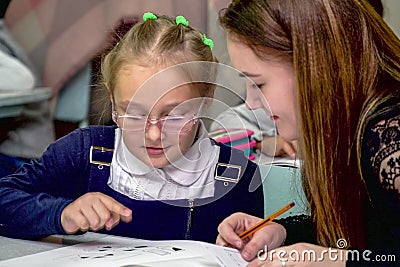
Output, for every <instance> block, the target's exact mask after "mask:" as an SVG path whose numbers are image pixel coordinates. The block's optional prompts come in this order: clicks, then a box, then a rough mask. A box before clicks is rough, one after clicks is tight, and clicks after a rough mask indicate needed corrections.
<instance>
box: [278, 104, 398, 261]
mask: <svg viewBox="0 0 400 267" xmlns="http://www.w3.org/2000/svg"><path fill="white" fill-rule="evenodd" d="M380 110H381V112H380V115H377V116H376V117H375V118H374V119H373V120H371V121H370V123H369V124H368V125H367V127H366V130H365V133H364V138H363V148H362V155H363V156H362V159H361V162H362V170H363V174H364V177H365V181H366V185H367V189H368V193H369V199H368V200H367V201H366V203H365V207H366V219H365V227H366V228H365V229H366V238H367V244H368V248H369V249H370V250H372V251H373V253H375V255H377V254H379V253H382V254H385V255H389V254H390V255H392V254H393V255H396V256H397V258H396V263H394V262H385V263H383V262H380V263H379V264H378V263H377V262H365V261H362V260H360V261H355V262H350V261H349V262H348V263H347V266H400V255H399V251H400V101H397V100H396V101H394V102H391V103H387V104H386V105H385V106H383V107H382V108H380ZM277 222H279V223H281V224H283V225H284V226H285V227H286V229H287V233H288V236H287V239H286V242H285V244H287V245H289V244H293V243H297V242H310V243H316V233H315V227H314V225H313V224H312V222H311V219H310V217H309V216H305V215H301V216H294V217H288V218H286V219H283V220H277ZM371 255H372V256H373V255H374V254H371Z"/></svg>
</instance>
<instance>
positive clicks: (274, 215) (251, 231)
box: [239, 202, 295, 240]
mask: <svg viewBox="0 0 400 267" xmlns="http://www.w3.org/2000/svg"><path fill="white" fill-rule="evenodd" d="M294 205H295V204H294V202H290V203H289V204H287V205H286V206H283V207H282V208H280V209H279V210H277V211H275V212H274V213H272V214H271V215H269V216H268V217H266V218H265V219H263V220H261V221H259V222H258V223H257V224H255V225H253V226H252V227H250V228H249V229H247V230H246V231H244V232H243V233H241V234H239V237H240V239H242V240H243V239H245V238H246V237H248V236H250V235H252V234H254V233H255V232H257V231H258V230H260V229H261V228H262V227H263V226H265V225H266V224H267V223H269V222H271V221H273V220H275V219H276V218H277V217H278V216H280V215H281V214H283V213H285V212H286V211H288V210H290V209H291V208H293V207H294Z"/></svg>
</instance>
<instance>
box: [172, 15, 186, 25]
mask: <svg viewBox="0 0 400 267" xmlns="http://www.w3.org/2000/svg"><path fill="white" fill-rule="evenodd" d="M175 22H176V25H179V24H182V25H183V26H186V27H188V26H189V21H187V19H186V18H185V17H184V16H177V17H176V18H175Z"/></svg>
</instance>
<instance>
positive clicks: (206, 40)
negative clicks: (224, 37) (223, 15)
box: [203, 34, 214, 49]
mask: <svg viewBox="0 0 400 267" xmlns="http://www.w3.org/2000/svg"><path fill="white" fill-rule="evenodd" d="M203 43H204V44H205V45H208V46H209V47H210V48H211V49H213V48H214V42H213V40H211V39H209V38H207V37H206V35H205V34H203Z"/></svg>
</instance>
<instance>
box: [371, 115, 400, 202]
mask: <svg viewBox="0 0 400 267" xmlns="http://www.w3.org/2000/svg"><path fill="white" fill-rule="evenodd" d="M371 134H372V138H371V139H370V140H369V145H368V146H369V152H370V158H369V160H370V163H371V165H372V169H373V172H374V174H375V176H376V177H379V182H380V184H381V185H382V188H383V189H384V190H385V191H387V192H388V193H389V194H391V195H396V197H397V199H398V200H400V115H397V116H395V117H392V118H390V119H384V120H381V121H379V122H378V123H376V124H375V125H374V126H373V127H372V128H371Z"/></svg>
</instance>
